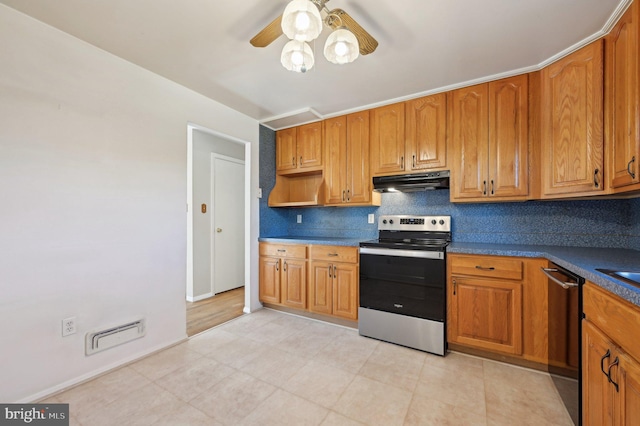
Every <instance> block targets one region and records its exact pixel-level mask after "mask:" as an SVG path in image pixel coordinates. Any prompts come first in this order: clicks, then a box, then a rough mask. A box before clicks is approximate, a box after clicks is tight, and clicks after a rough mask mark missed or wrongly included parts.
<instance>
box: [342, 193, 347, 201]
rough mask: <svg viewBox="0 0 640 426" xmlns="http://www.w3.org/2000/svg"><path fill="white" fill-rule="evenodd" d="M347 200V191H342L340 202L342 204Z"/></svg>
mask: <svg viewBox="0 0 640 426" xmlns="http://www.w3.org/2000/svg"><path fill="white" fill-rule="evenodd" d="M346 200H347V191H342V202H343V203H344V202H345V201H346Z"/></svg>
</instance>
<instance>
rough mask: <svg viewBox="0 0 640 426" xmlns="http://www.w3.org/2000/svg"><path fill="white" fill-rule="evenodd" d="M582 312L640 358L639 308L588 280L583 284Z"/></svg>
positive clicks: (625, 348) (626, 349)
mask: <svg viewBox="0 0 640 426" xmlns="http://www.w3.org/2000/svg"><path fill="white" fill-rule="evenodd" d="M582 298H583V302H582V303H583V307H582V309H583V312H584V315H585V317H586V319H587V320H589V322H591V323H593V324H594V325H596V326H597V327H598V328H600V330H602V331H604V332H605V333H606V334H607V335H608V336H609V337H610V338H611V339H612V340H613V341H615V342H616V343H617V344H618V345H620V346H621V347H622V348H623V349H624V350H625V351H627V352H629V353H630V354H632V355H633V356H634V357H636V358H638V359H640V340H638V336H637V329H638V324H640V308H638V307H637V306H634V305H632V304H631V303H629V302H627V301H626V300H623V299H621V298H619V297H618V296H616V295H614V294H612V293H609V292H608V291H606V290H604V289H602V288H600V287H599V286H597V285H596V284H593V283H590V282H587V283H586V284H585V285H584V287H583V292H582Z"/></svg>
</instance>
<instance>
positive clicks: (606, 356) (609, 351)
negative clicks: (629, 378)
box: [600, 349, 611, 381]
mask: <svg viewBox="0 0 640 426" xmlns="http://www.w3.org/2000/svg"><path fill="white" fill-rule="evenodd" d="M610 356H611V349H607V353H606V354H604V355H602V358H600V370H601V371H602V374H604V375H605V376H607V379H609V381H611V378H610V377H609V374H608V373H607V372H606V371H604V360H605V359H607V358H609V357H610Z"/></svg>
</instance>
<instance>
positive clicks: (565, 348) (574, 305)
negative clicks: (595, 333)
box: [542, 263, 584, 425]
mask: <svg viewBox="0 0 640 426" xmlns="http://www.w3.org/2000/svg"><path fill="white" fill-rule="evenodd" d="M542 271H543V272H544V274H545V275H546V276H547V277H548V278H549V285H548V291H549V293H548V294H549V305H548V307H549V335H548V339H549V341H548V344H549V373H550V374H551V378H552V379H553V383H554V385H555V387H556V389H557V390H558V393H559V394H560V396H561V397H562V402H563V403H564V405H565V407H566V408H567V411H568V412H569V415H570V416H571V419H572V420H573V423H574V424H576V425H579V424H581V414H582V405H581V393H582V386H581V358H582V357H581V348H582V344H581V342H582V338H581V333H582V327H581V322H582V318H583V313H582V285H583V284H584V278H582V277H580V276H578V275H576V274H574V273H573V272H571V271H568V270H567V269H565V268H563V267H561V266H558V265H556V264H553V263H550V264H549V267H548V268H542Z"/></svg>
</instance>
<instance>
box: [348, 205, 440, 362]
mask: <svg viewBox="0 0 640 426" xmlns="http://www.w3.org/2000/svg"><path fill="white" fill-rule="evenodd" d="M449 242H451V217H450V216H406V215H393V216H380V217H379V218H378V239H377V240H373V241H365V242H361V243H360V307H359V309H358V329H359V333H360V334H361V335H363V336H367V337H372V338H375V339H379V340H384V341H387V342H392V343H396V344H399V345H403V346H408V347H411V348H415V349H419V350H422V351H426V352H431V353H434V354H438V355H444V354H445V352H446V261H445V253H446V252H445V249H446V247H447V245H448V244H449Z"/></svg>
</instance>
